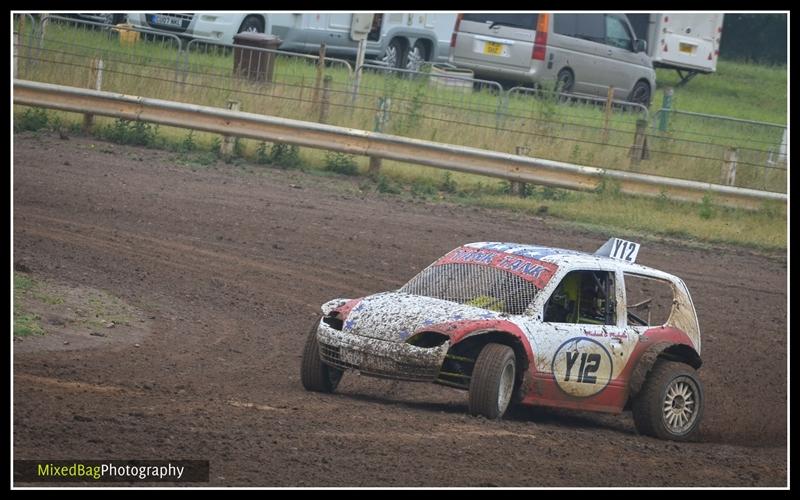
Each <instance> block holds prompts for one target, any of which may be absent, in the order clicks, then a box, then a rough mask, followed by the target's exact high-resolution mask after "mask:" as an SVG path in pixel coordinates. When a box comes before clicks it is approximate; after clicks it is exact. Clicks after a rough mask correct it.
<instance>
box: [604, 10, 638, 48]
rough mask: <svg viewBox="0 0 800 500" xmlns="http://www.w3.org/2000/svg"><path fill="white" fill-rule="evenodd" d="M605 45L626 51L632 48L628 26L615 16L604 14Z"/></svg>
mask: <svg viewBox="0 0 800 500" xmlns="http://www.w3.org/2000/svg"><path fill="white" fill-rule="evenodd" d="M606 45H611V46H612V47H618V48H620V49H625V50H628V51H632V50H633V41H632V40H631V35H630V33H629V32H628V27H627V26H626V25H625V23H624V22H623V21H622V19H620V18H618V17H616V16H609V15H607V16H606Z"/></svg>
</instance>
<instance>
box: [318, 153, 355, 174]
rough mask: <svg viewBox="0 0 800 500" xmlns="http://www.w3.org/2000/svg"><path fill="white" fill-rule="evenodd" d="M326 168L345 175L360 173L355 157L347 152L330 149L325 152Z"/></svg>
mask: <svg viewBox="0 0 800 500" xmlns="http://www.w3.org/2000/svg"><path fill="white" fill-rule="evenodd" d="M325 168H326V169H328V170H330V171H331V172H336V173H337V174H344V175H358V165H357V164H356V161H355V157H354V156H353V155H349V154H346V153H337V152H332V151H329V152H327V153H325Z"/></svg>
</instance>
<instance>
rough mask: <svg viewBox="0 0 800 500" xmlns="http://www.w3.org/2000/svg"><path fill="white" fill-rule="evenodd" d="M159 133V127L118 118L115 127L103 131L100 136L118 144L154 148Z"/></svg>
mask: <svg viewBox="0 0 800 500" xmlns="http://www.w3.org/2000/svg"><path fill="white" fill-rule="evenodd" d="M157 133H158V125H155V126H153V125H151V124H150V123H146V122H142V121H134V122H132V121H130V120H124V119H122V118H118V119H117V120H116V121H115V122H114V124H113V125H109V126H107V127H106V128H105V129H104V130H102V131H101V132H100V136H101V137H103V138H105V139H107V140H109V141H111V142H115V143H117V144H130V145H133V146H153V145H155V143H156V136H157Z"/></svg>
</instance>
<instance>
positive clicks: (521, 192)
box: [511, 146, 531, 198]
mask: <svg viewBox="0 0 800 500" xmlns="http://www.w3.org/2000/svg"><path fill="white" fill-rule="evenodd" d="M516 152H517V156H528V154H529V153H530V152H531V148H529V147H528V146H517V151H516ZM526 188H527V183H525V182H519V181H511V194H516V195H517V196H519V197H520V198H524V197H525V191H527V189H526Z"/></svg>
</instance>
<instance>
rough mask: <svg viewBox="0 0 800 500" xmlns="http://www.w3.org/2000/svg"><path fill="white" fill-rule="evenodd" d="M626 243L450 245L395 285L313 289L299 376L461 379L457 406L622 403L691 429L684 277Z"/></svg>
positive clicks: (694, 412) (694, 423)
mask: <svg viewBox="0 0 800 500" xmlns="http://www.w3.org/2000/svg"><path fill="white" fill-rule="evenodd" d="M638 252H639V245H638V244H636V243H633V242H627V241H624V240H620V239H617V238H612V239H611V240H609V241H608V242H607V243H606V244H605V245H603V246H602V247H601V248H600V249H599V250H598V251H597V252H596V253H594V254H587V253H583V252H578V251H574V250H566V249H560V248H549V247H543V246H534V245H520V244H516V243H494V242H481V243H471V244H467V245H464V246H461V247H459V248H456V249H454V250H452V251H451V252H449V253H448V254H446V255H445V256H443V257H442V258H440V259H438V260H437V261H436V262H434V263H433V264H431V265H430V266H428V267H427V268H426V269H424V270H423V271H422V272H420V273H419V274H418V275H417V276H415V277H414V278H412V279H411V280H410V281H409V282H408V283H406V284H405V285H404V286H403V287H402V288H400V289H399V290H395V291H389V292H383V293H378V294H375V295H370V296H367V297H362V298H357V299H334V300H331V301H329V302H327V303H325V304H324V305H323V306H322V317H321V318H320V319H319V320H318V321H317V322H316V323H315V324H314V326H313V327H312V329H311V331H310V332H309V334H308V337H307V340H306V344H305V349H304V351H303V359H302V368H301V380H302V384H303V386H304V387H305V388H306V389H307V390H310V391H318V392H328V393H330V392H333V391H334V390H335V389H336V387H337V385H338V383H339V381H340V380H341V377H342V375H343V373H344V372H345V371H346V370H355V371H358V372H360V373H361V374H362V375H368V376H375V377H383V378H390V379H396V380H408V381H418V382H434V383H437V384H442V385H446V386H451V387H456V388H460V389H464V390H467V391H468V394H469V412H470V413H471V414H473V415H482V416H484V417H487V418H491V419H494V418H499V417H502V416H503V414H505V413H506V410H507V409H508V407H509V405H510V404H512V403H522V404H528V405H540V406H550V407H561V408H569V409H574V410H589V411H600V412H612V413H618V412H622V411H623V410H627V409H631V410H632V411H633V417H634V422H635V425H636V428H637V429H638V430H639V432H640V433H642V434H647V435H651V436H656V437H659V438H663V439H671V440H679V441H680V440H688V439H691V438H692V436H694V435H695V434H696V432H697V429H698V425H699V423H700V420H701V417H702V413H703V400H704V397H703V389H702V385H701V383H700V380H699V378H698V376H697V372H696V370H697V369H698V368H700V365H701V359H700V328H699V325H698V322H697V316H696V314H695V310H694V306H693V304H692V299H691V297H690V295H689V291H688V289H687V288H686V285H685V284H684V282H683V281H682V280H681V279H680V278H678V277H676V276H673V275H671V274H667V273H665V272H662V271H658V270H656V269H652V268H649V267H645V266H642V265H638V264H636V263H635V260H636V257H637V255H638ZM643 308H644V309H643ZM645 310H646V313H645Z"/></svg>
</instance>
